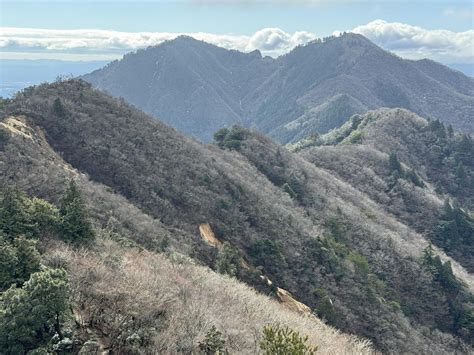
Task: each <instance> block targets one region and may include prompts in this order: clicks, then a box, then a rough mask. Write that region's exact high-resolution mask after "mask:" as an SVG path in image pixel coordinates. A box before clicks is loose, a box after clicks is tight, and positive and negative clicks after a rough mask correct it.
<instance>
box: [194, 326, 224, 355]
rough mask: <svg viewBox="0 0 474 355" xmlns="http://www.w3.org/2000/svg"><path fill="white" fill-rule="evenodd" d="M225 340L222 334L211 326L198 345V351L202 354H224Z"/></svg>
mask: <svg viewBox="0 0 474 355" xmlns="http://www.w3.org/2000/svg"><path fill="white" fill-rule="evenodd" d="M224 347H225V339H224V337H223V336H222V333H221V332H220V331H219V330H217V328H216V327H215V326H214V325H213V326H212V327H211V329H209V331H208V332H207V334H206V337H205V338H204V340H203V341H202V342H200V343H199V350H200V351H201V352H203V353H204V354H209V355H211V354H225V353H227V351H226V350H225V348H224Z"/></svg>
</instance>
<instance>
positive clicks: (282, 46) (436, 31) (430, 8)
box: [0, 0, 474, 62]
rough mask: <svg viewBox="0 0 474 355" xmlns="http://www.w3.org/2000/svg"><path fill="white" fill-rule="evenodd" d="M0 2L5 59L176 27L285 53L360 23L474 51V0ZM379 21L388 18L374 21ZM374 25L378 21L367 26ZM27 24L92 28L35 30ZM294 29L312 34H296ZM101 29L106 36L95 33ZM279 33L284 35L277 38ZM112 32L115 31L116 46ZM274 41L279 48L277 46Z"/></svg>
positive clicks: (125, 43) (417, 50)
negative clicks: (92, 39)
mask: <svg viewBox="0 0 474 355" xmlns="http://www.w3.org/2000/svg"><path fill="white" fill-rule="evenodd" d="M0 6H1V15H0V16H1V17H0V20H1V22H0V27H1V29H0V48H1V49H2V53H1V57H3V58H5V57H15V58H36V57H52V58H59V59H61V58H62V56H66V57H68V58H69V59H71V58H78V59H81V58H95V57H97V59H102V58H101V56H102V57H103V58H109V57H110V58H112V57H117V56H119V55H121V54H123V53H124V52H127V51H129V50H134V49H136V48H139V47H143V46H145V45H150V44H157V43H159V42H160V41H161V40H162V39H163V38H164V39H169V37H170V36H171V34H173V33H175V34H179V33H187V34H191V35H193V34H194V33H198V32H202V33H206V34H207V35H208V36H207V37H206V36H204V35H201V37H200V38H201V39H204V40H207V39H208V38H211V40H209V41H210V42H213V43H215V44H218V45H222V44H223V43H224V44H223V45H224V46H226V47H229V48H232V47H235V48H236V49H241V50H251V49H254V47H255V48H256V49H261V50H262V49H263V51H267V52H268V53H267V54H269V55H278V54H281V53H282V52H285V51H287V50H289V49H291V47H292V46H294V45H296V44H300V43H304V42H305V41H308V40H310V39H312V38H314V37H323V36H327V35H331V34H333V33H334V32H335V31H345V30H349V31H350V30H354V29H358V30H355V32H360V33H362V34H364V35H366V36H368V37H369V38H370V39H372V40H373V41H375V42H376V43H378V44H379V45H382V46H384V47H385V48H387V49H389V50H392V51H395V52H396V53H397V54H400V55H402V56H406V57H413V58H417V57H419V56H432V57H433V58H434V59H436V60H440V61H444V62H446V61H457V62H470V61H471V60H472V58H473V57H474V53H473V51H474V49H473V46H474V43H473V38H474V31H473V27H474V26H473V17H472V16H473V15H472V14H473V2H472V1H465V0H462V1H441V0H437V1H408V0H400V1H388V0H379V1H370V0H367V1H349V0H345V1H341V0H332V1H324V0H296V1H284V0H277V1H271V0H182V1H160V0H156V1H151V0H148V1H118V2H117V1H108V0H105V1H104V0H102V1H88V0H85V1H84V0H83V1H73V0H62V1H42V0H35V1H25V0H16V1H3V0H0ZM375 20H383V22H377V23H375V24H374V21H375ZM368 24H372V25H371V26H372V27H370V28H369V27H367V25H368ZM384 24H385V25H384ZM361 26H362V27H361ZM364 26H365V27H364ZM403 26H405V27H403ZM5 28H7V29H8V30H5ZM268 28H270V29H274V30H275V29H278V30H279V31H281V32H278V33H277V34H276V35H275V33H274V32H271V31H267V32H266V33H264V34H261V33H260V34H259V38H257V39H252V38H254V36H255V35H256V34H257V33H259V32H258V31H261V30H262V29H268ZM361 28H362V29H361ZM14 29H16V31H15V30H14ZM26 29H38V30H89V32H87V33H86V32H85V31H82V32H67V31H66V32H61V33H59V32H56V33H53V32H45V33H40V32H38V31H36V32H34V33H32V32H31V31H28V30H26ZM92 30H108V31H114V32H110V33H108V32H107V33H106V32H97V33H96V32H94V31H92ZM441 30H444V32H440V31H441ZM137 32H139V33H142V32H146V33H148V34H147V35H146V36H150V33H166V34H167V36H157V35H154V37H153V39H150V38H148V39H147V40H146V41H143V40H142V39H137V38H136V37H137V36H134V37H133V36H131V35H129V34H128V33H137ZM295 32H296V33H305V34H304V35H298V34H297V35H295ZM215 35H227V36H229V35H231V36H234V37H235V38H233V39H232V38H231V37H225V38H224V39H225V41H224V42H223V39H222V38H223V37H222V36H220V37H219V36H215ZM94 36H98V37H100V40H99V39H97V40H95V41H91V40H88V39H90V38H92V37H94ZM209 36H210V37H209ZM265 36H266V37H265ZM269 36H271V37H269ZM275 36H277V37H278V36H280V37H282V36H283V37H284V38H283V39H281V38H280V37H278V38H277V39H275ZM403 36H405V37H408V38H406V39H405V38H403ZM107 37H109V38H115V41H113V44H111V45H109V47H107V43H108V42H110V41H107V40H106V39H107ZM118 37H120V38H121V40H120V41H119V40H117V38H118ZM132 37H133V40H132V39H131V38H132ZM420 37H423V38H424V39H423V40H420ZM432 37H436V38H432ZM45 38H47V40H46V39H45ZM65 38H67V40H66V39H65ZM94 38H95V37H94ZM245 41H246V42H245ZM252 41H253V42H252ZM259 41H260V42H259ZM262 41H263V42H262ZM282 41H283V42H284V43H283V42H282ZM106 42H107V43H106ZM250 42H252V44H249V43H250ZM272 44H275V46H276V47H275V48H272ZM261 46H263V47H262V48H261ZM417 46H418V47H417ZM443 46H444V47H443ZM407 48H408V49H407Z"/></svg>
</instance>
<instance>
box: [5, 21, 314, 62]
mask: <svg viewBox="0 0 474 355" xmlns="http://www.w3.org/2000/svg"><path fill="white" fill-rule="evenodd" d="M180 35H188V36H191V37H194V38H196V39H199V40H202V41H206V42H209V43H212V44H215V45H218V46H220V47H224V48H227V49H237V50H240V51H245V52H250V51H252V50H255V49H259V50H261V51H262V54H263V55H270V56H278V55H280V54H283V53H286V52H288V51H290V50H291V49H292V48H294V47H295V46H297V45H300V44H304V43H307V42H308V41H311V40H313V39H315V38H316V35H314V34H312V33H310V32H295V33H293V34H290V33H287V32H284V31H282V30H280V29H278V28H265V29H262V30H260V31H257V32H255V33H254V34H253V35H252V36H245V35H234V34H224V35H222V34H213V33H204V32H197V33H171V32H119V31H106V30H84V29H81V30H50V29H32V28H12V27H3V28H0V49H1V50H2V52H15V53H18V52H25V53H28V52H30V53H32V54H38V53H40V52H43V53H47V52H49V53H51V54H53V53H56V54H60V53H69V54H76V55H78V56H92V55H108V56H112V57H113V56H115V57H120V55H122V54H124V53H126V52H129V51H133V50H136V49H139V48H145V47H148V46H154V45H158V44H160V43H163V42H164V41H167V40H172V39H174V38H176V37H178V36H180Z"/></svg>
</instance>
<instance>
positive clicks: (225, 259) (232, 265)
mask: <svg viewBox="0 0 474 355" xmlns="http://www.w3.org/2000/svg"><path fill="white" fill-rule="evenodd" d="M216 269H217V272H219V273H221V274H227V275H229V276H232V277H233V276H237V275H238V274H239V270H240V253H239V251H238V249H236V248H234V247H233V246H232V245H231V244H230V243H229V242H225V243H224V245H223V246H222V248H221V249H220V250H219V254H217V261H216Z"/></svg>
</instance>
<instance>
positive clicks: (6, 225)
mask: <svg viewBox="0 0 474 355" xmlns="http://www.w3.org/2000/svg"><path fill="white" fill-rule="evenodd" d="M28 211H29V206H28V199H27V198H26V196H24V195H23V194H22V193H21V192H20V191H19V190H17V189H13V188H9V187H8V188H6V189H5V190H3V191H2V192H1V193H0V232H2V233H3V234H4V235H5V236H6V237H7V238H9V239H11V240H13V238H15V237H16V236H18V235H26V236H32V234H33V225H32V223H31V219H30V216H29V214H28Z"/></svg>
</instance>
